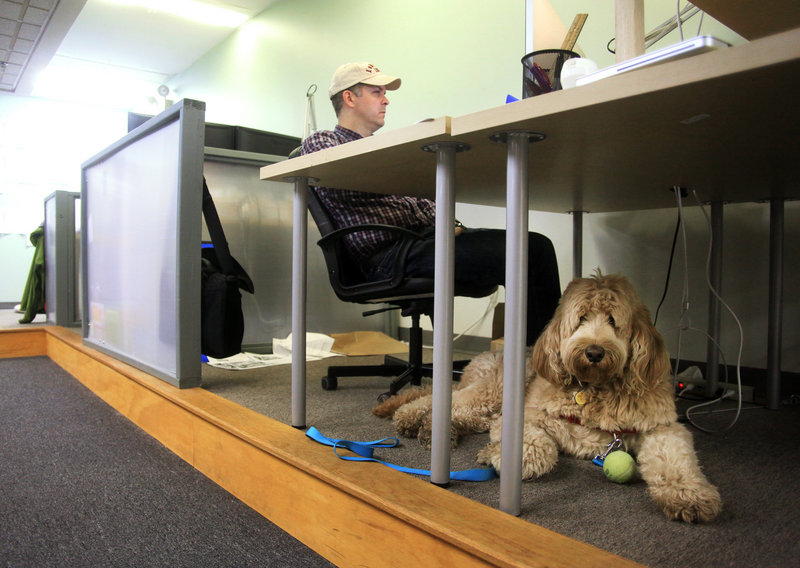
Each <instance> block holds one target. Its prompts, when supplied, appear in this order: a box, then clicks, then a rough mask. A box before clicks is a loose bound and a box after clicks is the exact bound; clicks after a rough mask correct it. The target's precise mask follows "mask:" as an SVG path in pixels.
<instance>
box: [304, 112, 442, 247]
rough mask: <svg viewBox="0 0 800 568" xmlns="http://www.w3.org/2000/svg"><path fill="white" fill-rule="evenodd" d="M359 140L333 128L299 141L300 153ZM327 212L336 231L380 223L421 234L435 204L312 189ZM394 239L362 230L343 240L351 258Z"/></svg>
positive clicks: (429, 224) (431, 221)
mask: <svg viewBox="0 0 800 568" xmlns="http://www.w3.org/2000/svg"><path fill="white" fill-rule="evenodd" d="M359 138H362V136H361V135H360V134H358V133H357V132H353V131H352V130H348V129H347V128H342V127H341V126H338V125H337V126H336V128H335V130H333V131H331V130H320V131H318V132H315V133H314V134H312V135H311V136H309V137H308V138H306V139H305V140H304V141H303V150H302V153H303V154H310V153H311V152H317V151H319V150H322V149H324V148H331V147H333V146H338V145H339V144H345V143H347V142H352V141H353V140H358V139H359ZM314 189H315V190H316V192H317V195H319V197H320V200H321V201H322V203H323V205H325V207H326V208H327V209H328V211H329V212H330V214H331V217H332V218H333V220H334V223H335V224H336V228H337V229H341V228H343V227H350V226H352V225H361V224H365V223H380V224H383V225H394V226H396V227H404V228H406V229H411V230H412V231H420V232H421V231H424V230H425V229H428V228H430V227H433V226H434V222H435V212H436V205H435V203H434V202H433V201H431V200H430V199H424V198H421V197H405V196H402V195H384V194H380V193H368V192H364V191H353V190H349V189H334V188H330V187H316V188H314ZM396 239H397V237H396V236H394V235H392V234H391V233H388V232H386V231H380V230H366V231H358V232H356V233H352V234H350V235H347V236H346V237H345V244H346V245H347V248H348V250H349V251H350V253H351V254H353V255H354V256H355V257H357V258H358V257H362V258H364V257H370V256H372V255H374V254H375V253H376V252H378V251H380V250H382V249H384V248H385V247H387V246H389V245H390V244H391V243H392V242H394V241H395V240H396Z"/></svg>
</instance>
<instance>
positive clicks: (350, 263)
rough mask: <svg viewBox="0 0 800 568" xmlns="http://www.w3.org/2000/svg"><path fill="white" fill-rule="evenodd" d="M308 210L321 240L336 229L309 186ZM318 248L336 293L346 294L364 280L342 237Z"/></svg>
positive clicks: (325, 209)
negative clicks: (350, 288)
mask: <svg viewBox="0 0 800 568" xmlns="http://www.w3.org/2000/svg"><path fill="white" fill-rule="evenodd" d="M308 211H309V212H310V213H311V218H312V219H314V223H315V224H316V225H317V229H318V230H319V234H320V236H322V237H323V240H324V237H326V236H328V235H330V234H331V233H333V232H334V231H335V230H336V224H335V223H334V221H333V218H332V217H331V215H330V213H329V212H328V209H327V208H326V207H325V205H324V204H323V203H322V201H321V200H320V198H319V195H317V192H316V191H315V190H314V188H313V187H310V186H309V188H308ZM318 244H320V243H318ZM320 248H321V249H322V255H323V257H324V258H325V265H326V266H327V268H328V278H329V279H330V281H331V285H332V286H333V289H334V291H335V292H336V293H337V295H339V294H340V292H341V293H342V294H344V295H345V296H348V293H347V290H348V288H349V287H350V286H353V285H357V284H360V283H362V282H364V277H363V275H362V274H361V270H360V269H359V267H358V265H357V264H356V262H355V260H354V259H353V257H352V256H351V255H350V253H349V252H347V250H346V249H345V247H344V242H343V240H342V239H332V240H330V242H329V243H327V244H325V245H324V246H323V245H322V244H320ZM340 297H341V296H340Z"/></svg>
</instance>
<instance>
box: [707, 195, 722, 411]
mask: <svg viewBox="0 0 800 568" xmlns="http://www.w3.org/2000/svg"><path fill="white" fill-rule="evenodd" d="M709 264H710V266H709V275H708V276H709V280H710V281H711V286H712V287H713V288H714V290H716V291H717V293H718V294H720V295H722V202H721V201H712V202H711V259H710V261H709ZM720 308H721V306H720V301H719V299H718V298H717V296H716V295H714V293H713V292H709V295H708V335H709V338H710V339H709V340H708V342H707V346H706V363H707V364H706V392H705V395H706V396H707V397H709V398H712V397H714V396H716V393H717V390H719V348H718V345H720V344H721V343H720V321H719V320H720Z"/></svg>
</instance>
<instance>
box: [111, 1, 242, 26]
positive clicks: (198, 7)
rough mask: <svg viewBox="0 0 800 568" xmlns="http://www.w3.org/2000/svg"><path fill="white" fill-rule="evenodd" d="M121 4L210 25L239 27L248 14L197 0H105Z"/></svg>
mask: <svg viewBox="0 0 800 568" xmlns="http://www.w3.org/2000/svg"><path fill="white" fill-rule="evenodd" d="M107 1H108V2H112V3H114V4H121V5H123V6H134V7H139V8H144V9H146V10H147V11H149V12H166V13H168V14H172V15H174V16H178V17H181V18H186V19H187V20H192V21H195V22H199V23H201V24H207V25H211V26H225V27H229V28H236V27H239V26H240V25H241V24H242V23H244V22H245V21H246V20H247V19H248V18H249V17H250V16H248V15H247V14H243V13H241V12H237V11H236V10H231V9H229V8H222V7H219V6H212V5H210V4H206V3H204V2H199V1H197V0H107Z"/></svg>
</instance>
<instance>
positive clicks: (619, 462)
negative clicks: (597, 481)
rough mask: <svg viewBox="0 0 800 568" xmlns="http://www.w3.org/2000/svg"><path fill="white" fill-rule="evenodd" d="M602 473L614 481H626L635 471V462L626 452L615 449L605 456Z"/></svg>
mask: <svg viewBox="0 0 800 568" xmlns="http://www.w3.org/2000/svg"><path fill="white" fill-rule="evenodd" d="M603 473H605V474H606V477H607V478H608V479H609V480H610V481H613V482H614V483H627V482H628V481H630V479H631V477H633V474H634V473H636V462H635V461H633V458H632V457H631V455H630V454H629V453H628V452H623V451H622V450H617V451H614V452H611V453H610V454H608V455H607V456H606V459H605V461H604V462H603Z"/></svg>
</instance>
